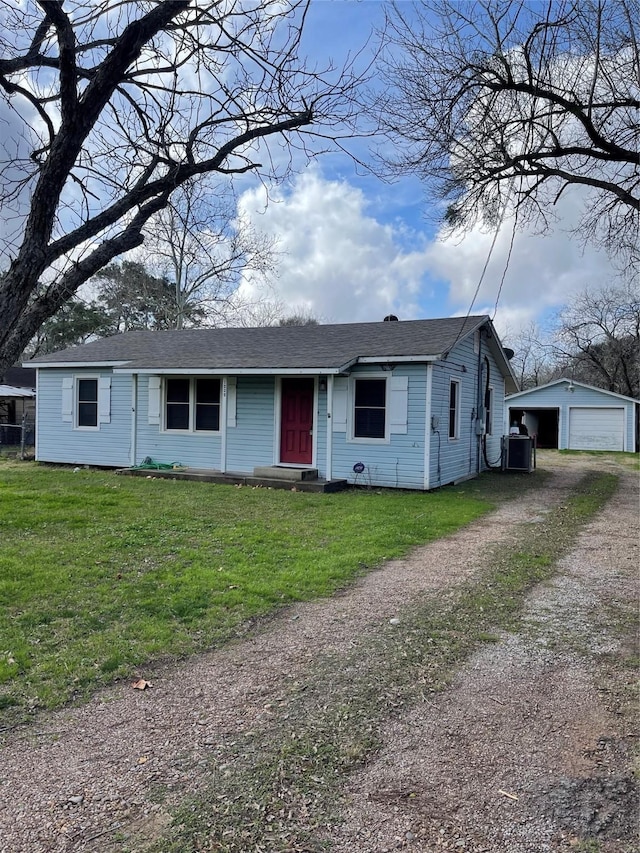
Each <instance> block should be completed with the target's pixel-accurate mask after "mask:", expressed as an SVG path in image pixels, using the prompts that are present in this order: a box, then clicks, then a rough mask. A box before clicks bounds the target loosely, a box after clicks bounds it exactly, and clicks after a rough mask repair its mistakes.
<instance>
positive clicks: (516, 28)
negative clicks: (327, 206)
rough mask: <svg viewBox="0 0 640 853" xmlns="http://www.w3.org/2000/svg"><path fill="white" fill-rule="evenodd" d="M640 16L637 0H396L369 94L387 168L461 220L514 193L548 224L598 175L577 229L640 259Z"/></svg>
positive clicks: (526, 217)
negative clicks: (419, 183) (377, 89)
mask: <svg viewBox="0 0 640 853" xmlns="http://www.w3.org/2000/svg"><path fill="white" fill-rule="evenodd" d="M638 20H640V6H639V4H638V0H616V2H611V0H557V2H553V3H530V2H526V0H514V2H509V3H504V2H499V0H479V2H466V0H459V2H455V3H452V2H450V0H434V2H429V0H425V2H421V3H416V4H412V5H411V7H409V6H408V4H404V3H402V4H400V3H398V4H395V5H394V6H393V8H392V10H391V11H390V12H389V14H388V16H387V25H386V31H385V33H384V35H383V40H384V44H385V49H386V54H385V61H384V64H383V75H384V79H385V82H386V88H385V89H384V90H383V92H382V93H381V94H380V93H378V94H377V95H376V96H375V97H374V98H373V99H372V101H371V109H373V110H375V111H376V114H377V116H378V118H379V121H380V123H381V126H382V127H383V129H384V130H385V132H386V135H387V137H388V138H389V139H390V140H391V141H392V143H393V147H392V149H391V153H388V150H389V149H387V150H386V151H383V152H382V155H381V156H382V162H383V163H384V166H385V168H386V169H389V170H390V171H391V172H392V173H414V174H417V175H418V176H420V177H422V178H423V179H424V180H425V181H427V182H428V184H429V187H430V189H431V190H433V191H434V192H435V193H436V194H437V196H438V197H439V198H441V199H443V200H445V201H446V202H447V203H448V207H447V208H446V212H445V215H444V219H445V222H447V223H448V224H449V225H450V226H451V227H453V228H463V229H464V228H469V227H471V226H472V225H473V224H475V223H477V222H478V221H485V222H487V223H489V224H495V223H496V222H497V221H498V219H499V217H500V215H501V213H500V212H501V211H504V209H505V207H507V206H509V207H511V208H513V207H515V208H516V209H518V211H519V224H520V227H522V226H525V225H527V224H528V225H534V226H535V227H537V228H538V229H539V230H543V231H544V230H546V229H547V228H548V227H549V225H550V222H551V220H552V219H553V217H554V213H553V210H554V206H555V204H557V201H558V199H559V198H560V197H561V196H562V194H563V193H564V192H565V191H566V189H567V188H569V187H572V186H580V187H582V188H586V189H587V190H588V191H589V192H588V194H587V200H586V204H585V208H584V211H583V218H582V221H581V222H580V225H579V227H578V229H577V235H578V236H579V237H580V238H581V239H583V240H585V241H587V240H589V241H591V242H594V241H595V242H597V243H598V244H599V245H601V246H603V247H604V248H605V249H606V250H607V251H608V252H609V253H610V255H611V256H612V257H613V258H616V257H617V258H618V259H619V262H620V265H621V266H622V267H623V268H624V267H627V268H628V267H629V265H630V264H632V263H637V238H638V233H639V228H640V216H639V213H640V152H639V146H638V139H639V138H640V137H639V131H640V125H639V123H638V111H639V110H640V97H639V92H640V76H639V69H638V63H639V59H638V57H639V55H640V53H639V45H638V41H637V35H636V31H635V27H636V26H637V23H636V22H637V21H638ZM634 245H635V246H636V249H635V250H634Z"/></svg>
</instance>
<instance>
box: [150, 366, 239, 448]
mask: <svg viewBox="0 0 640 853" xmlns="http://www.w3.org/2000/svg"><path fill="white" fill-rule="evenodd" d="M170 379H183V380H184V379H187V380H188V381H189V428H188V429H169V428H168V427H167V382H168V381H169V380H170ZM198 379H217V380H218V382H219V383H220V399H219V402H218V408H219V413H218V424H219V426H218V429H196V427H195V419H196V380H198ZM222 394H223V378H222V377H221V376H211V377H209V376H163V377H162V385H161V395H160V400H161V402H160V409H161V411H160V419H161V424H160V431H161V432H162V433H166V434H167V435H220V434H221V433H222V414H223V408H224V407H223V405H222Z"/></svg>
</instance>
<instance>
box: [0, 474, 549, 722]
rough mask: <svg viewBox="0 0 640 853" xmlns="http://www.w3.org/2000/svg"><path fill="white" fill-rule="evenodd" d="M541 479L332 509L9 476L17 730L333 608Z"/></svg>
mask: <svg viewBox="0 0 640 853" xmlns="http://www.w3.org/2000/svg"><path fill="white" fill-rule="evenodd" d="M540 476H542V474H540V473H536V474H534V475H531V476H527V475H515V476H513V477H496V476H492V475H486V476H485V477H484V478H481V479H480V480H476V481H471V482H470V483H468V484H465V485H464V486H459V487H455V488H446V489H443V490H441V491H439V492H434V493H430V494H423V493H412V492H394V491H348V492H343V493H338V494H334V495H322V494H307V493H302V492H288V491H270V490H265V489H251V488H246V487H244V488H237V487H233V486H218V485H216V486H212V485H209V484H201V483H192V482H181V481H174V480H160V479H158V480H151V479H149V480H147V479H137V478H125V477H119V476H117V475H115V474H114V473H112V472H104V471H95V470H81V471H78V472H74V471H73V470H72V469H70V468H53V467H44V466H39V465H37V464H34V463H18V462H11V461H7V460H0V605H1V607H0V714H1V715H2V718H4V724H5V725H7V724H8V725H11V724H12V723H14V722H17V721H20V720H23V719H25V717H28V715H30V714H32V713H33V712H35V711H37V710H38V709H41V708H54V707H58V706H60V705H62V704H64V703H65V702H68V701H70V700H74V699H83V698H86V697H87V696H88V695H90V693H91V692H92V691H93V690H95V689H96V688H97V687H98V686H100V685H104V684H107V683H109V682H112V681H114V680H116V679H118V678H122V677H132V676H134V675H137V674H142V670H141V667H143V666H144V665H145V664H148V663H149V662H152V661H157V660H159V659H162V658H166V657H167V656H184V655H188V654H191V653H193V652H196V651H199V650H202V649H206V648H211V647H212V646H216V645H220V644H222V643H224V642H226V641H228V640H230V639H232V638H233V637H235V636H238V635H239V634H241V633H243V632H245V631H246V630H247V627H248V626H250V625H251V622H252V620H254V619H255V618H256V617H260V616H265V615H267V614H269V613H270V612H273V611H274V610H275V609H277V608H279V607H282V606H283V605H286V604H287V603H290V602H293V601H300V600H307V599H311V598H315V597H318V596H323V595H329V594H331V593H332V592H333V591H335V590H336V589H338V588H340V587H343V586H345V585H346V584H348V583H349V582H350V581H352V580H353V579H354V578H355V577H356V576H357V575H358V574H360V573H362V572H363V571H365V570H367V569H368V568H371V567H374V566H376V565H379V564H380V563H381V562H382V561H384V560H385V559H387V558H390V557H397V556H399V555H401V554H404V553H406V552H407V550H408V549H410V548H411V547H412V546H414V545H416V544H419V543H424V542H428V541H430V540H433V539H435V538H438V537H441V536H443V535H446V534H447V533H450V532H452V531H453V530H456V529H458V528H459V527H461V526H462V525H464V524H466V523H468V522H469V521H471V520H473V519H474V518H477V517H478V516H479V515H481V514H482V513H483V512H486V511H488V510H489V509H491V508H492V507H493V506H494V505H495V503H496V501H498V500H500V499H501V498H503V497H506V496H508V495H509V494H510V493H514V492H517V491H521V489H522V488H523V487H526V484H531V483H533V482H534V481H535V479H536V478H537V477H540ZM0 719H1V718H0Z"/></svg>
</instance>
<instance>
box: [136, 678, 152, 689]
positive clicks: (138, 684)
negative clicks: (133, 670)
mask: <svg viewBox="0 0 640 853" xmlns="http://www.w3.org/2000/svg"><path fill="white" fill-rule="evenodd" d="M131 686H132V687H133V689H134V690H146V689H147V687H153V684H152V683H151V682H150V681H145V680H144V678H139V679H138V680H137V681H134V682H133V684H132V685H131Z"/></svg>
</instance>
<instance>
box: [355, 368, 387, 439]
mask: <svg viewBox="0 0 640 853" xmlns="http://www.w3.org/2000/svg"><path fill="white" fill-rule="evenodd" d="M360 379H365V380H367V379H368V380H371V379H377V380H384V384H385V387H384V392H385V393H384V437H380V438H368V437H367V436H361V435H358V436H357V435H355V428H356V417H355V414H356V382H358V380H360ZM390 388H391V383H390V382H389V376H388V374H387V373H357V374H355V375H352V376H350V377H349V409H348V414H349V424H348V432H347V435H348V436H349V441H350V442H353V443H354V444H389V442H390V440H391V439H390V435H391V431H390V426H391V417H390V403H391V400H390Z"/></svg>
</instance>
